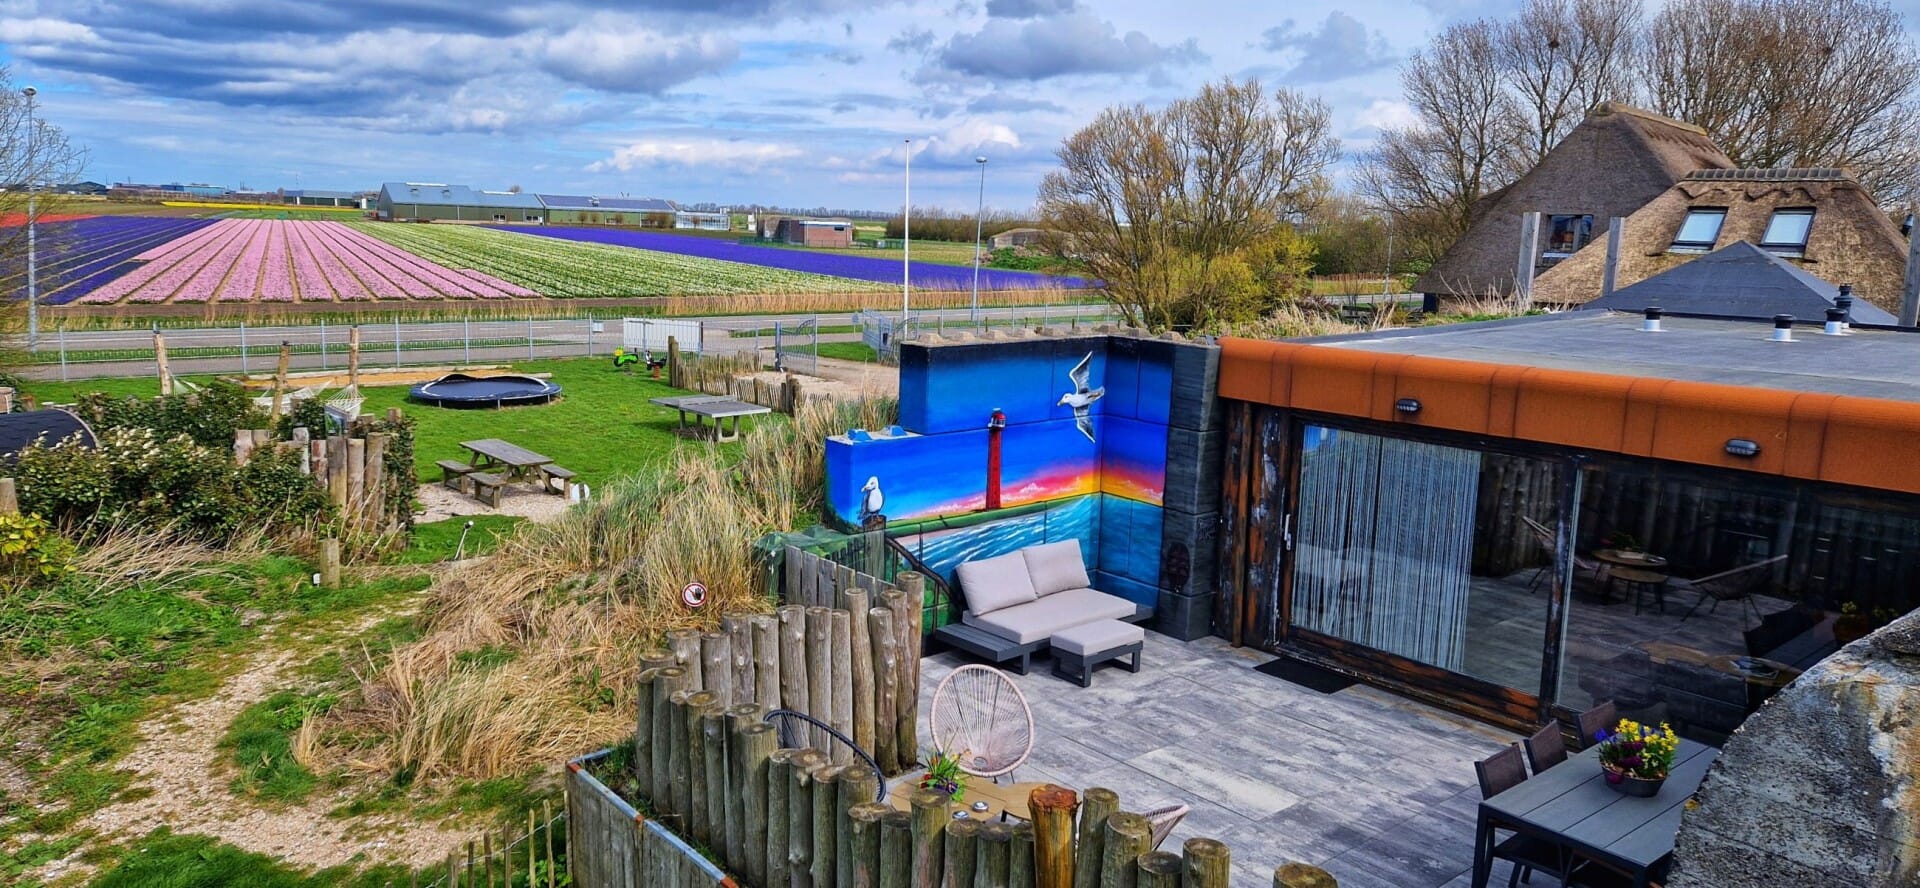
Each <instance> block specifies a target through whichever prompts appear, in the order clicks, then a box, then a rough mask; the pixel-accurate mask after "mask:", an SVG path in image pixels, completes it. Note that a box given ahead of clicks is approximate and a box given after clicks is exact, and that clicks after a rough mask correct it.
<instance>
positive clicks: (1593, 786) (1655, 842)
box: [1473, 739, 1720, 888]
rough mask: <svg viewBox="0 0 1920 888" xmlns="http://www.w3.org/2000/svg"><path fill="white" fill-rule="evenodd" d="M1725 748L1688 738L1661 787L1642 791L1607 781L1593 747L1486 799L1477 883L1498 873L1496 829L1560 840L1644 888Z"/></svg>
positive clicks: (1480, 887)
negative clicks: (1632, 792) (1641, 794)
mask: <svg viewBox="0 0 1920 888" xmlns="http://www.w3.org/2000/svg"><path fill="white" fill-rule="evenodd" d="M1719 753H1720V751H1719V750H1718V749H1715V748H1713V747H1711V746H1707V745H1705V744H1703V743H1695V742H1694V741H1692V740H1684V739H1683V740H1681V741H1680V748H1679V749H1678V750H1677V751H1675V753H1674V760H1673V769H1672V770H1671V771H1670V772H1669V773H1668V775H1667V781H1666V783H1665V784H1664V785H1662V786H1661V787H1660V792H1659V793H1658V794H1657V795H1655V796H1653V797H1652V798H1635V797H1633V796H1629V795H1626V794H1624V793H1621V792H1618V791H1616V790H1614V789H1613V788H1612V787H1609V786H1608V785H1607V783H1606V777H1605V775H1604V774H1602V773H1601V770H1600V751H1599V749H1598V748H1589V749H1587V750H1585V751H1583V752H1581V753H1580V754H1579V755H1576V756H1573V757H1571V758H1568V759H1567V760H1566V761H1564V762H1561V763H1560V764H1558V765H1555V766H1553V767H1551V768H1548V769H1547V770H1545V771H1542V772H1540V773H1538V774H1535V775H1534V776H1532V777H1530V778H1528V779H1527V780H1526V781H1525V782H1523V783H1521V784H1520V785H1519V786H1515V787H1513V788H1512V789H1509V790H1507V791H1506V792H1503V793H1500V794H1499V795H1496V796H1494V797H1493V798H1490V799H1487V800H1486V801H1483V802H1481V803H1480V813H1479V817H1478V818H1477V822H1476V824H1475V828H1474V843H1473V888H1486V885H1487V879H1488V878H1489V877H1491V876H1492V874H1493V854H1492V851H1493V845H1494V830H1495V829H1496V828H1498V829H1507V830H1515V831H1518V832H1520V833H1521V834H1523V835H1527V836H1531V837H1533V838H1536V839H1541V840H1544V841H1547V842H1552V843H1555V844H1557V845H1559V846H1560V847H1562V848H1564V849H1566V850H1567V851H1569V852H1571V853H1572V854H1573V855H1574V856H1575V857H1576V858H1578V859H1582V860H1591V861H1597V862H1599V863H1601V864H1603V865H1605V866H1608V867H1611V868H1613V869H1616V870H1619V871H1620V872H1623V873H1626V874H1627V876H1628V877H1629V878H1631V879H1632V880H1633V884H1634V885H1635V886H1638V888H1645V886H1646V885H1648V884H1649V882H1650V881H1651V879H1652V878H1653V876H1654V873H1655V871H1656V870H1657V869H1658V868H1659V867H1660V865H1661V864H1662V863H1664V862H1665V861H1666V860H1667V858H1668V857H1670V856H1671V855H1672V854H1673V842H1674V835H1675V833H1677V832H1678V831H1679V829H1680V815H1681V813H1682V812H1683V811H1684V810H1685V807H1686V801H1687V799H1689V798H1691V797H1692V796H1693V793H1694V791H1695V790H1697V789H1699V788H1700V781H1701V780H1703V779H1705V778H1706V776H1707V767H1708V766H1709V765H1712V764H1713V760H1714V757H1715V756H1717V755H1719Z"/></svg>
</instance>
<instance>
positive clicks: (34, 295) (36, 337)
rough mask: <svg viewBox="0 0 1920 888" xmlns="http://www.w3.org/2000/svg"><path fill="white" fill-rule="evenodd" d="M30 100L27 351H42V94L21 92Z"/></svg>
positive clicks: (33, 90)
mask: <svg viewBox="0 0 1920 888" xmlns="http://www.w3.org/2000/svg"><path fill="white" fill-rule="evenodd" d="M20 94H21V95H24V96H26V97H27V351H34V350H36V349H38V348H39V347H40V256H39V244H38V232H37V231H36V230H35V229H36V228H37V223H36V221H35V217H36V216H37V215H38V213H36V212H35V207H34V195H35V192H37V191H39V190H40V186H39V184H38V183H37V182H35V181H34V180H36V179H38V178H39V171H38V170H36V169H35V168H34V164H35V163H36V162H37V159H36V158H35V157H34V156H33V154H34V148H35V147H37V146H36V145H35V142H36V141H37V140H38V134H37V133H35V132H34V129H35V127H34V122H33V97H34V96H36V95H39V94H40V91H39V90H37V89H34V88H33V87H31V86H29V87H27V88H26V89H23V90H21V91H20Z"/></svg>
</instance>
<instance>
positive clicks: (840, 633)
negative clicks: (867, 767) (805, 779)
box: [828, 610, 867, 764]
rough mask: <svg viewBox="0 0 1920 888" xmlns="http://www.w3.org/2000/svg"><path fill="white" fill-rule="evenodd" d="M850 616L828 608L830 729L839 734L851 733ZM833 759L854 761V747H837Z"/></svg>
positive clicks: (846, 761) (851, 660)
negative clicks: (831, 703)
mask: <svg viewBox="0 0 1920 888" xmlns="http://www.w3.org/2000/svg"><path fill="white" fill-rule="evenodd" d="M852 617H853V615H852V614H849V613H847V612H846V611H843V610H835V611H831V612H830V613H829V615H828V619H830V620H832V624H831V626H830V631H831V632H832V640H831V642H829V643H830V644H831V645H832V647H831V648H829V650H828V653H829V655H830V656H831V658H832V661H833V664H832V666H830V667H829V668H831V669H832V670H833V718H832V720H831V723H832V725H833V729H834V730H836V731H839V732H840V733H841V735H842V736H847V737H851V736H853V619H852ZM862 748H863V749H864V748H867V747H862ZM833 760H834V762H835V763H836V764H847V763H849V762H852V761H853V750H851V749H848V748H846V747H845V746H844V745H841V746H836V747H835V751H834V757H833Z"/></svg>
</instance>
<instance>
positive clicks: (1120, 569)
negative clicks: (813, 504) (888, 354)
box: [826, 334, 1213, 606]
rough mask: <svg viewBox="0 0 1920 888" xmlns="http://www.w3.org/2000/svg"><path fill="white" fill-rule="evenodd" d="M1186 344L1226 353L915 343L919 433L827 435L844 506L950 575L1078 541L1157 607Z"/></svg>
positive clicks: (1132, 595) (911, 389)
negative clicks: (1173, 423)
mask: <svg viewBox="0 0 1920 888" xmlns="http://www.w3.org/2000/svg"><path fill="white" fill-rule="evenodd" d="M1183 350H1184V351H1186V352H1200V353H1203V354H1205V355H1207V356H1209V359H1210V356H1211V355H1212V354H1213V349H1212V348H1211V347H1208V346H1199V345H1191V344H1181V343H1175V342H1170V341H1165V340H1150V339H1138V338H1132V337H1124V336H1107V335H1104V334H1102V335H1089V336H1075V337H1064V338H1025V339H1014V340H1001V341H987V342H965V343H951V344H944V343H936V344H924V345H923V344H908V345H906V346H904V347H903V348H902V350H901V367H900V426H901V427H902V428H903V429H904V432H903V433H901V434H891V435H889V434H870V433H865V432H861V433H856V434H851V435H839V436H835V437H834V438H832V439H830V440H829V441H828V443H827V457H826V458H827V485H828V504H829V508H830V509H831V511H832V513H833V514H832V516H831V517H832V519H834V520H835V521H836V522H838V523H840V524H842V525H846V526H851V527H867V528H874V527H885V529H886V530H887V532H888V534H889V535H890V536H893V537H894V538H895V539H898V540H900V541H901V542H902V543H903V544H904V545H906V546H907V548H908V549H909V550H910V551H912V552H914V553H915V555H916V557H918V558H920V560H921V561H922V562H923V563H925V564H926V565H927V567H928V568H929V569H931V570H933V571H935V572H938V573H940V574H941V575H942V576H943V577H945V578H946V579H948V580H949V581H950V582H951V580H952V577H953V569H954V568H955V567H957V566H958V565H959V564H960V563H962V562H964V561H969V560H974V559H979V558H987V557H992V556H994V555H999V554H1003V553H1006V552H1011V551H1014V550H1017V549H1019V548H1021V547H1024V546H1029V545H1034V544H1037V543H1044V542H1059V541H1061V540H1067V539H1073V540H1078V541H1079V542H1080V551H1081V554H1082V556H1083V557H1084V558H1085V559H1086V561H1087V566H1088V569H1089V572H1090V573H1091V574H1092V578H1093V580H1094V585H1095V586H1096V587H1097V588H1099V589H1101V590H1102V591H1105V592H1109V593H1112V594H1115V595H1120V596H1123V597H1125V598H1128V599H1130V600H1133V601H1136V602H1139V603H1142V604H1147V605H1150V606H1151V605H1155V604H1156V601H1157V598H1158V596H1159V591H1160V589H1161V588H1162V587H1163V586H1165V582H1164V579H1165V578H1164V577H1163V565H1162V553H1163V542H1164V539H1163V538H1164V533H1163V529H1164V525H1165V523H1166V521H1165V515H1164V514H1163V511H1164V510H1163V506H1164V501H1165V496H1166V490H1167V478H1168V473H1167V457H1168V446H1169V420H1170V416H1171V415H1172V414H1173V413H1175V412H1177V409H1178V408H1176V407H1175V406H1174V400H1175V399H1174V390H1175V385H1174V378H1175V365H1176V364H1178V363H1181V362H1180V361H1178V360H1177V359H1176V357H1177V355H1178V354H1179V353H1180V352H1181V351H1183ZM1189 357H1191V355H1189ZM1189 363H1191V362H1189ZM1207 366H1211V364H1210V363H1208V364H1207ZM1196 385H1197V383H1196ZM1206 385H1207V386H1208V387H1207V388H1204V389H1203V392H1204V394H1205V396H1206V398H1207V399H1209V400H1210V399H1211V395H1212V393H1211V389H1210V385H1211V381H1210V380H1208V381H1207V383H1206ZM1181 552H1182V555H1181V557H1182V558H1184V557H1185V549H1184V548H1183V549H1182V550H1181ZM1182 570H1183V571H1184V566H1183V567H1182Z"/></svg>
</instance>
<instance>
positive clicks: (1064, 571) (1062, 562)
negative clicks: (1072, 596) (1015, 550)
mask: <svg viewBox="0 0 1920 888" xmlns="http://www.w3.org/2000/svg"><path fill="white" fill-rule="evenodd" d="M1020 555H1021V556H1022V557H1024V558H1025V559H1026V560H1027V574H1028V575H1029V576H1031V577H1032V578H1033V594H1035V595H1039V596H1047V595H1052V594H1053V593H1055V592H1065V591H1067V590H1068V589H1085V588H1087V587H1089V586H1092V585H1093V581H1092V580H1089V579H1087V565H1086V562H1084V561H1081V560H1080V541H1079V540H1063V541H1061V542H1058V543H1044V544H1042V545H1038V546H1028V547H1026V548H1025V549H1021V550H1020Z"/></svg>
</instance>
